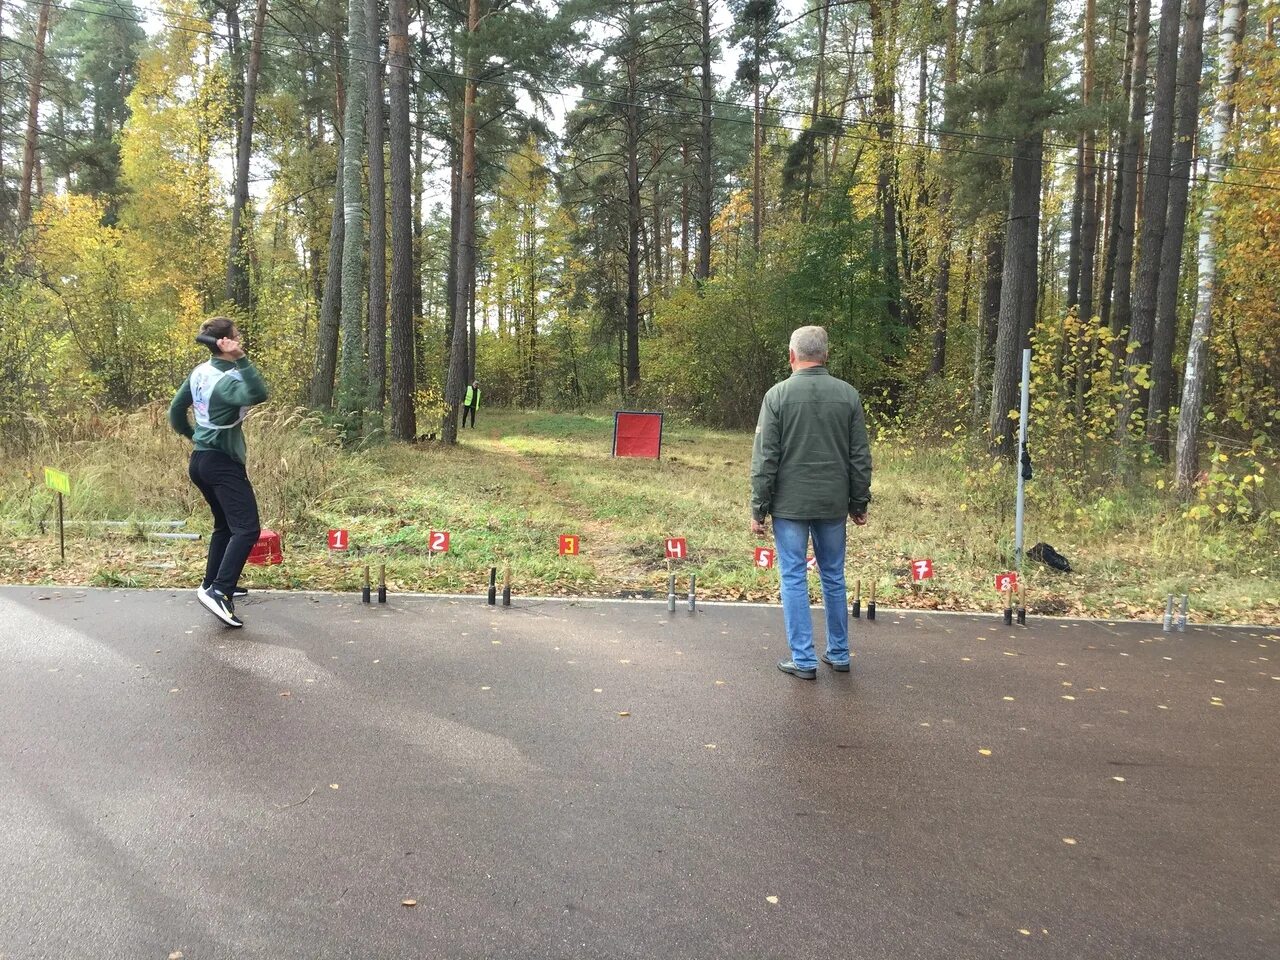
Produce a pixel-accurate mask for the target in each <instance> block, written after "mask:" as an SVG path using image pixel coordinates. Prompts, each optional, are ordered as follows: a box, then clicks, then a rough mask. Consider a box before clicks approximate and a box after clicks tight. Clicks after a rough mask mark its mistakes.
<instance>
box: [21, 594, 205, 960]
mask: <svg viewBox="0 0 1280 960" xmlns="http://www.w3.org/2000/svg"><path fill="white" fill-rule="evenodd" d="M42 599H43V598H42ZM182 957H183V953H182V951H181V950H175V951H173V953H171V954H169V960H182Z"/></svg>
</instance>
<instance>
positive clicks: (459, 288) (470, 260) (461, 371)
mask: <svg viewBox="0 0 1280 960" xmlns="http://www.w3.org/2000/svg"><path fill="white" fill-rule="evenodd" d="M479 26H480V0H470V2H469V3H468V6H467V53H466V57H465V58H464V62H465V64H466V70H465V74H466V78H467V79H466V85H465V86H464V88H463V95H462V169H461V173H460V181H459V185H458V274H457V278H456V281H455V283H456V290H455V296H454V305H453V335H452V338H451V341H450V345H449V373H448V377H447V378H446V380H445V390H444V402H445V413H444V423H443V424H442V429H441V439H443V440H444V442H445V443H457V442H458V407H459V406H460V405H461V404H462V389H463V381H464V380H465V379H466V375H467V357H468V349H467V339H468V337H467V326H468V323H469V320H470V314H471V311H470V300H471V296H472V290H473V287H472V283H473V281H474V278H475V271H476V84H475V80H474V77H475V71H476V62H475V39H476V31H477V29H478V28H479Z"/></svg>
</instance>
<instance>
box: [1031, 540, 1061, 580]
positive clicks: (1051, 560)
mask: <svg viewBox="0 0 1280 960" xmlns="http://www.w3.org/2000/svg"><path fill="white" fill-rule="evenodd" d="M1027 556H1028V557H1030V558H1031V559H1032V560H1038V561H1040V562H1041V563H1043V564H1044V565H1045V566H1046V567H1048V568H1049V569H1051V570H1057V571H1058V572H1059V573H1070V572H1071V561H1069V560H1068V559H1067V558H1066V557H1064V556H1063V555H1062V554H1060V553H1059V552H1058V551H1057V550H1055V549H1053V547H1051V546H1049V544H1047V543H1037V544H1036V545H1035V546H1034V547H1032V548H1031V549H1030V550H1028V551H1027Z"/></svg>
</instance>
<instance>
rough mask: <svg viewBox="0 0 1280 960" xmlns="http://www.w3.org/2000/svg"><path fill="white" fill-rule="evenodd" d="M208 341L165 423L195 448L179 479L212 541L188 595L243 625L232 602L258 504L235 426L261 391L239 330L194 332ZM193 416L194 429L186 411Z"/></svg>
mask: <svg viewBox="0 0 1280 960" xmlns="http://www.w3.org/2000/svg"><path fill="white" fill-rule="evenodd" d="M200 333H201V335H203V336H205V337H211V338H213V339H214V340H215V341H216V344H217V345H216V346H210V347H209V349H210V350H211V351H212V353H213V356H212V357H210V358H209V359H208V360H207V361H205V362H204V363H202V364H200V365H199V366H198V367H196V368H195V369H194V370H192V371H191V376H189V377H188V378H187V379H186V381H185V382H184V383H183V384H182V386H180V387H179V388H178V392H177V393H176V394H174V397H173V402H172V403H171V404H170V405H169V424H170V426H172V427H173V429H174V430H176V431H177V432H178V433H180V434H182V435H183V436H184V437H186V438H187V439H188V440H191V441H192V443H193V444H194V445H195V449H194V450H193V451H192V452H191V463H190V466H189V467H188V470H187V473H188V475H189V476H190V477H191V482H192V483H194V484H195V485H196V487H197V489H199V491H200V493H201V494H203V496H204V498H205V500H206V501H208V504H209V509H210V510H212V511H213V534H212V535H211V536H210V537H209V559H208V562H207V563H206V565H205V572H204V582H203V583H202V584H201V585H200V589H199V590H198V591H196V593H197V596H198V597H199V600H200V603H201V604H203V605H204V606H205V608H207V609H208V610H209V612H210V613H212V614H213V615H214V616H215V617H217V618H218V619H219V620H221V621H222V622H223V623H225V624H226V625H227V626H230V627H241V626H244V622H243V621H242V620H241V619H240V617H239V616H237V614H236V608H235V602H234V597H235V596H236V595H237V594H238V595H241V596H243V595H244V593H245V591H243V590H241V589H240V588H239V586H238V584H239V581H240V573H241V571H243V570H244V565H245V561H246V560H248V559H249V552H250V551H251V550H252V549H253V546H254V544H256V543H257V542H258V535H259V533H261V530H260V526H259V522H258V501H257V498H256V497H255V496H254V493H253V485H252V484H251V483H250V482H249V474H248V472H247V471H246V469H245V444H244V430H243V429H242V424H243V423H244V420H245V417H247V416H248V415H249V408H250V407H252V406H254V405H255V404H259V403H262V402H263V401H264V400H266V399H267V386H266V384H265V383H263V382H262V376H261V375H260V374H259V373H258V370H257V368H256V367H255V366H254V365H253V364H252V363H250V362H249V358H248V357H246V356H245V352H244V347H243V346H242V345H241V342H240V340H241V337H240V331H239V330H237V329H236V326H235V323H234V322H232V321H231V320H229V319H228V318H226V317H213V318H212V319H209V320H206V321H205V322H204V324H203V325H201V327H200ZM188 408H190V409H192V410H193V411H194V413H195V421H196V422H195V427H194V428H193V427H192V426H191V423H190V422H189V421H188V419H187V410H188Z"/></svg>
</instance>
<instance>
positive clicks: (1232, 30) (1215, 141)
mask: <svg viewBox="0 0 1280 960" xmlns="http://www.w3.org/2000/svg"><path fill="white" fill-rule="evenodd" d="M1246 2H1247V0H1223V4H1222V19H1221V21H1220V23H1219V25H1218V90H1217V100H1216V102H1215V104H1214V110H1213V128H1212V129H1213V132H1212V135H1211V140H1210V143H1211V146H1210V158H1211V160H1210V165H1209V176H1210V177H1211V178H1212V179H1221V178H1222V177H1223V175H1224V174H1225V173H1226V156H1225V152H1226V148H1225V145H1226V140H1227V132H1228V129H1229V128H1230V125H1231V88H1232V86H1233V78H1234V77H1235V76H1236V53H1237V50H1236V47H1237V45H1238V44H1239V43H1240V41H1241V40H1243V39H1244V18H1245V9H1246ZM1217 215H1218V210H1217V202H1216V197H1215V196H1214V191H1213V188H1212V187H1210V188H1209V190H1208V191H1207V193H1206V196H1205V205H1204V216H1203V217H1202V218H1201V221H1200V240H1199V243H1198V244H1197V249H1198V260H1199V267H1198V270H1197V274H1196V308H1195V319H1194V321H1192V324H1191V340H1190V342H1189V343H1188V344H1187V365H1186V369H1185V372H1184V374H1183V377H1182V407H1181V409H1180V410H1179V412H1178V448H1177V466H1176V469H1175V473H1174V485H1175V487H1176V488H1177V491H1178V494H1179V495H1180V496H1181V497H1183V498H1184V499H1186V498H1189V497H1190V496H1191V494H1192V492H1193V489H1194V487H1195V482H1196V474H1197V473H1198V471H1199V469H1200V449H1199V444H1200V421H1201V416H1202V413H1203V410H1202V404H1203V401H1204V381H1205V374H1206V369H1205V368H1206V366H1207V365H1208V358H1209V336H1210V334H1211V333H1212V332H1213V306H1214V304H1213V294H1214V284H1215V282H1216V278H1217V253H1216V251H1215V250H1214V246H1213V228H1214V220H1215V219H1216V217H1217Z"/></svg>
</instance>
